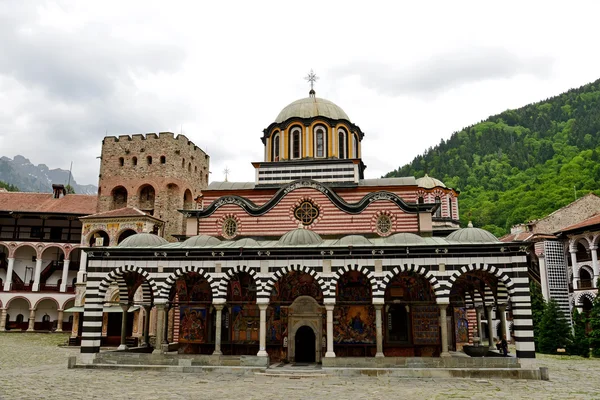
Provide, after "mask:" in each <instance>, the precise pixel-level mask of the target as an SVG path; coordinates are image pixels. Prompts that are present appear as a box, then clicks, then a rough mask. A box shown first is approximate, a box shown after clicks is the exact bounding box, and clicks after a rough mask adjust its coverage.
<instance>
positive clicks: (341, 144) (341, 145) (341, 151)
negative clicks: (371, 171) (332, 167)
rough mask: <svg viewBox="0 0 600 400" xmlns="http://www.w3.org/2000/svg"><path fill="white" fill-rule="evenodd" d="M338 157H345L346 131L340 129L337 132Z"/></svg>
mask: <svg viewBox="0 0 600 400" xmlns="http://www.w3.org/2000/svg"><path fill="white" fill-rule="evenodd" d="M338 157H339V158H346V132H344V131H343V130H341V129H340V130H339V132H338Z"/></svg>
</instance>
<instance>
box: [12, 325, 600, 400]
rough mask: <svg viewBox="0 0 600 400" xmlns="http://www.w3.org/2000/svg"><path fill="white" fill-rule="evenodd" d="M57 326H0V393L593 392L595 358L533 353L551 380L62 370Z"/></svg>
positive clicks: (435, 395) (370, 395)
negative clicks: (34, 329)
mask: <svg viewBox="0 0 600 400" xmlns="http://www.w3.org/2000/svg"><path fill="white" fill-rule="evenodd" d="M66 338H67V336H66V335H58V334H53V335H49V334H24V333H23V334H19V333H11V334H6V333H4V334H2V333H0V398H1V399H3V400H5V399H6V400H8V399H57V398H60V397H64V398H68V399H200V398H205V399H260V400H266V399H286V400H292V399H311V400H316V399H327V400H337V399H394V398H398V399H400V398H402V399H405V398H415V399H471V398H472V399H481V398H500V399H504V398H506V399H521V398H523V399H525V398H527V399H529V398H534V399H593V398H600V379H599V378H598V377H599V376H600V360H598V359H591V360H585V359H579V358H575V357H549V356H539V358H538V359H536V360H525V361H524V364H525V366H527V367H533V368H538V367H540V366H546V367H548V368H549V369H550V381H549V382H545V381H524V380H472V379H459V380H450V379H418V380H417V379H388V378H383V379H381V378H367V377H365V378H352V379H349V378H338V377H327V378H306V379H289V378H269V377H262V376H255V375H248V376H242V377H238V376H232V375H219V374H206V375H198V374H176V373H162V372H161V373H159V372H147V371H139V372H137V371H136V372H124V371H110V370H79V369H75V370H69V369H67V358H68V357H69V356H73V355H77V354H78V349H75V348H64V347H58V346H57V345H58V344H61V343H63V342H64V341H65V340H66Z"/></svg>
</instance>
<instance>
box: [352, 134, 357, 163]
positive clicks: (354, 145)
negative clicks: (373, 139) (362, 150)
mask: <svg viewBox="0 0 600 400" xmlns="http://www.w3.org/2000/svg"><path fill="white" fill-rule="evenodd" d="M352 158H358V136H356V135H352Z"/></svg>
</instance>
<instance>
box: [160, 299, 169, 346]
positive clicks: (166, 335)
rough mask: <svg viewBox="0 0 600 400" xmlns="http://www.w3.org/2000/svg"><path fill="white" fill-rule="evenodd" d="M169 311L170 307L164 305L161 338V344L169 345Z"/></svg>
mask: <svg viewBox="0 0 600 400" xmlns="http://www.w3.org/2000/svg"><path fill="white" fill-rule="evenodd" d="M169 311H171V307H170V306H169V304H165V315H164V319H163V325H164V326H163V329H164V331H163V336H162V344H167V345H168V344H169V317H170V316H169Z"/></svg>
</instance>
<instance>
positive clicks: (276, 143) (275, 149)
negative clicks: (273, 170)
mask: <svg viewBox="0 0 600 400" xmlns="http://www.w3.org/2000/svg"><path fill="white" fill-rule="evenodd" d="M272 146H273V156H272V159H273V161H279V133H276V134H275V136H274V137H273V144H272Z"/></svg>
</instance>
